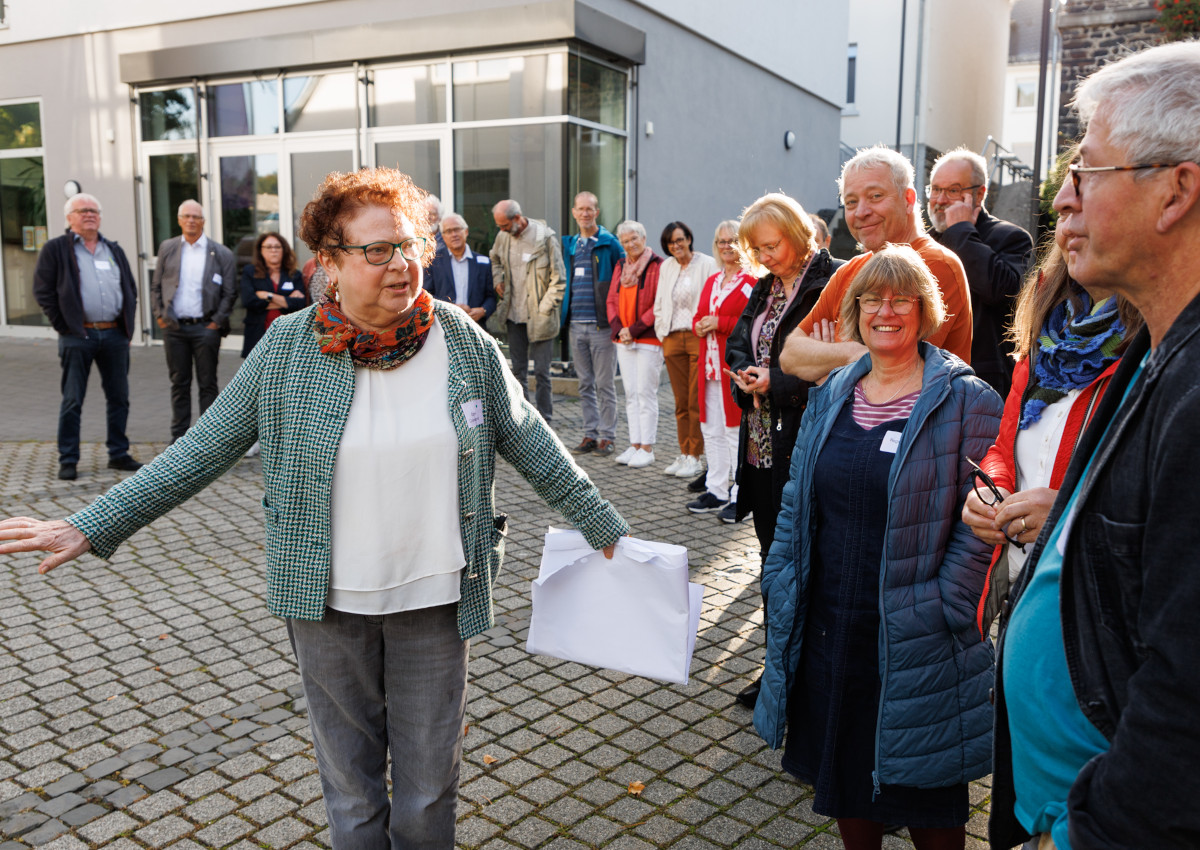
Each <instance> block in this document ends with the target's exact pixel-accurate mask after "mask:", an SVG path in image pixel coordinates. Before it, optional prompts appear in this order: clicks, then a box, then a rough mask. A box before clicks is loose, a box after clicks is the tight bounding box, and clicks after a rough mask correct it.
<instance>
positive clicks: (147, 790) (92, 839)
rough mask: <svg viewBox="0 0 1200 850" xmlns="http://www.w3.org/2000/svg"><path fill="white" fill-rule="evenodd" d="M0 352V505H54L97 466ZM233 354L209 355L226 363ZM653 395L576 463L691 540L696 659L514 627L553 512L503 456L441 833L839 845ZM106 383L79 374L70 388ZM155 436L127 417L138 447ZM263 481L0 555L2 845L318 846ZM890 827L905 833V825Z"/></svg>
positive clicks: (66, 507)
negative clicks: (106, 549)
mask: <svg viewBox="0 0 1200 850" xmlns="http://www.w3.org/2000/svg"><path fill="white" fill-rule="evenodd" d="M16 346H21V356H20V357H16V356H15V347H16ZM31 350H33V351H34V353H33V354H30V351H31ZM160 358H161V352H160V351H158V350H157V349H135V351H134V373H135V374H136V375H138V376H139V380H138V381H136V382H135V389H134V401H133V408H134V409H133V417H134V419H137V418H138V417H139V416H141V415H142V411H144V410H147V409H148V408H150V407H151V406H153V405H159V406H161V407H162V408H164V409H165V408H166V407H167V406H168V405H167V403H166V397H167V396H166V392H167V389H166V376H165V372H166V370H165V368H163V367H162V363H161V359H160ZM0 364H3V366H2V367H0V388H3V387H4V386H5V385H8V386H13V387H18V388H25V389H27V390H28V394H26V395H25V396H23V397H25V398H26V399H28V400H29V401H28V402H27V403H26V404H22V405H19V406H18V405H14V404H13V403H12V401H11V400H12V399H13V398H16V397H21V396H14V395H12V394H11V393H10V394H7V395H6V398H7V399H9V402H8V403H6V405H5V412H4V413H3V414H2V417H3V419H4V422H3V425H2V427H3V433H2V434H0V439H3V440H4V442H0V515H2V516H12V515H19V514H26V515H30V516H38V517H46V518H56V517H61V516H65V515H66V514H68V513H70V512H72V511H74V510H76V509H78V508H79V507H81V506H82V505H84V504H85V503H86V502H88V501H89V500H91V499H92V498H94V497H95V496H97V495H99V494H100V493H101V492H103V491H104V490H105V488H107V487H108V486H110V485H112V484H113V483H114V482H116V481H117V480H118V477H119V475H120V474H119V473H116V472H112V471H110V470H108V469H106V468H105V461H106V457H105V453H104V449H103V445H102V444H101V443H96V442H92V443H87V444H85V446H84V451H83V457H82V461H81V463H80V478H79V480H78V481H75V482H61V481H58V480H57V479H56V478H55V477H54V476H55V472H56V469H57V457H56V452H55V449H54V446H53V444H52V442H50V441H47V440H46V439H45V436H44V435H46V434H52V433H53V427H54V421H55V420H54V416H55V407H56V405H57V391H56V389H57V363H56V362H55V350H54V348H53V346H51V345H46V344H42V345H41V347H40V356H39V354H38V346H32V347H30V346H28V345H26V344H24V343H14V342H11V341H3V342H0ZM236 365H237V362H236V359H233V358H230V359H229V360H225V359H223V361H222V370H223V374H224V375H225V376H226V377H228V375H229V374H232V371H233V369H234V368H236ZM16 372H19V373H21V374H19V375H17V374H14V373H16ZM39 375H44V376H45V381H41V378H40V377H39ZM156 376H157V377H156ZM39 382H40V383H45V382H51V383H52V384H53V386H52V387H51V390H50V391H48V392H47V391H45V389H44V387H42V388H41V389H40V390H39V389H38V387H36V386H34V384H35V383H39ZM40 383H39V386H40ZM93 389H94V390H98V387H94V388H93ZM38 392H41V396H38ZM661 398H662V400H663V408H662V409H663V415H662V418H661V421H660V445H661V446H662V451H661V452H660V456H659V459H658V462H657V463H656V464H655V465H654V466H653V467H650V468H649V469H644V470H630V469H627V468H626V467H622V466H618V465H616V464H614V463H613V462H612V461H611V460H610V459H607V458H597V457H592V456H585V457H583V458H582V460H581V465H582V466H583V467H584V468H585V469H586V470H587V471H588V472H589V474H591V475H592V476H593V478H594V479H595V480H596V482H597V483H598V485H599V486H600V488H601V490H602V492H603V493H604V494H605V495H606V496H607V497H608V498H610V499H612V500H613V502H614V503H615V504H616V505H617V507H618V508H619V509H620V510H621V511H622V512H623V513H624V515H625V516H626V517H627V518H629V520H630V522H631V523H632V525H633V530H634V534H635V535H637V536H639V537H644V538H649V539H655V540H662V541H666V542H671V543H678V544H682V545H685V546H687V547H688V549H689V559H690V565H691V570H692V577H693V580H694V581H697V582H699V583H701V584H702V585H703V586H704V593H705V596H704V612H703V615H702V619H701V623H700V635H699V638H698V641H697V644H696V653H695V658H694V661H693V663H692V678H691V681H690V683H689V684H688V685H686V686H681V685H665V684H662V683H659V682H656V681H651V680H647V679H642V678H637V677H633V676H627V675H624V674H620V673H614V672H612V671H608V670H598V669H593V668H588V667H584V666H581V665H579V664H574V663H567V662H563V661H559V660H556V659H553V658H547V657H543V656H530V655H528V654H527V653H526V652H525V649H524V643H525V638H526V633H527V630H528V624H529V615H530V605H529V584H530V582H531V580H532V579H533V578H534V577H535V576H536V574H537V565H538V561H539V558H540V548H541V540H542V535H543V534H544V533H545V530H546V527H547V526H548V525H550V524H558V525H562V524H563V523H564V520H563V519H562V518H561V517H559V516H558V515H557V514H555V513H554V512H552V511H551V510H550V509H548V508H547V507H546V506H545V505H543V504H542V503H541V502H540V501H539V500H538V499H537V498H536V497H535V496H534V494H533V492H532V490H531V488H530V487H528V485H526V484H525V483H524V481H522V480H521V479H520V478H519V476H517V475H516V473H515V472H514V471H513V470H512V468H511V467H509V466H507V465H506V464H504V463H503V462H501V463H500V464H498V474H497V479H496V481H497V484H496V487H497V502H498V507H499V509H500V510H501V511H504V512H506V513H508V514H509V516H510V518H511V519H510V529H511V531H510V535H509V540H508V544H507V559H506V564H505V569H504V572H503V573H502V575H501V577H500V582H499V584H498V586H497V588H496V594H495V596H496V613H497V622H496V626H495V628H493V629H492V630H491V631H489V632H488V633H487V634H486V635H483V636H482V637H480V638H477V639H476V640H475V641H473V643H472V646H471V665H470V672H471V687H470V703H469V705H468V707H467V722H468V724H469V729H468V733H467V736H466V743H465V752H464V758H463V769H462V789H461V797H460V803H459V822H458V846H459V847H462V848H486V850H518V848H534V847H552V848H555V850H566V848H582V847H607V848H620V850H637V849H638V848H652V847H671V848H674V850H701V848H705V850H707V848H718V847H739V848H768V847H795V846H801V845H802V846H805V847H810V848H834V847H840V846H841V842H840V840H839V839H838V838H837V830H836V825H835V824H833V823H831V822H830V821H828V820H827V819H826V818H823V817H821V816H820V815H816V814H814V813H813V811H812V806H811V798H812V791H811V789H810V788H808V787H807V786H804V785H801V784H799V783H797V782H795V781H793V780H792V779H791V778H790V777H788V776H787V775H786V774H784V773H782V771H781V770H780V766H779V755H778V753H775V752H771V751H769V750H767V749H766V748H765V747H764V746H763V744H762V742H761V740H760V739H759V738H758V736H757V735H755V734H754V732H753V729H752V727H751V724H750V713H749V712H748V711H746V710H744V709H742V708H739V707H736V706H735V705H734V704H733V695H734V694H735V693H737V691H738V690H740V689H741V688H742V687H743V686H745V684H746V683H747V682H748V681H749V679H750V678H751V677H753V676H754V675H755V674H756V673H757V671H758V668H759V665H760V663H761V659H762V629H761V626H762V615H761V612H760V611H759V597H758V589H757V583H756V576H757V566H758V559H757V555H756V552H755V550H756V548H757V545H756V542H755V539H754V533H753V529H752V527H751V524H750V523H745V524H742V525H736V526H733V525H723V524H721V523H720V522H719V521H718V520H717V519H716V517H715V516H714V515H702V516H693V515H691V514H689V513H688V512H687V511H686V510H684V507H683V506H684V504H685V502H686V501H688V499H689V498H690V496H689V494H688V493H687V492H686V489H685V486H684V485H685V482H684V481H681V480H679V479H674V478H667V477H665V476H663V475H662V474H661V472H660V470H661V469H662V468H663V467H664V466H665V464H666V463H667V462H668V461H669V460H670V458H671V455H669V454H668V449H669V448H670V447H672V446H673V444H674V441H673V436H674V435H673V430H674V428H673V423H672V421H671V416H670V413H669V411H670V410H671V402H670V395H669V391H667V390H666V389H665V388H664V390H663V393H662V396H661ZM102 408H103V404H102V396H101V394H100V393H99V392H94V394H93V396H92V400H91V401H90V402H89V403H88V405H87V408H85V409H88V410H89V412H97V410H100V411H102ZM154 415H156V416H159V417H161V418H162V421H163V422H164V423H165V421H166V419H165V415H164V414H163V413H162V412H157V413H155V414H154ZM579 415H580V414H579V404H578V401H577V400H575V399H569V398H565V397H556V400H555V425H556V427H557V429H558V430H559V433H560V434H561V436H562V438H563V441H564V442H565V443H567V444H568V445H573V444H574V443H576V442H578V440H579V439H580V437H581V434H580V430H579ZM620 418H622V419H623V412H622V416H621V417H620ZM622 427H623V426H622ZM144 430H145V428H144V427H143V431H144ZM131 433H134V428H132V427H131ZM39 435H42V436H41V438H40V439H39V438H38V436H39ZM88 438H89V437H88V434H87V432H86V431H85V439H88ZM98 438H100V436H99V435H96V436H93V437H90V439H98ZM162 447H163V445H162V444H161V443H157V444H155V443H145V442H139V443H138V444H137V445H136V446H135V453H137V454H138V456H139V457H141V458H142V459H149V458H150V457H152V456H153V454H154V453H155V452H156V451H159V450H161V449H162ZM261 492H262V486H261V483H260V464H259V462H258V460H246V461H242V462H241V463H239V464H238V466H237V467H235V468H234V469H233V470H232V471H230V472H229V473H228V474H226V475H225V476H224V477H222V478H221V479H220V480H219V481H218V482H216V483H215V484H214V485H213V486H211V487H210V488H208V489H207V490H206V491H204V492H203V493H201V494H200V495H199V496H197V497H196V498H195V499H193V500H192V501H191V502H189V503H188V504H186V505H184V506H183V507H181V508H178V509H177V510H175V511H174V512H172V513H170V514H168V515H167V516H166V517H164V518H162V519H161V520H159V521H158V522H156V523H154V524H153V525H152V526H150V527H148V528H146V529H144V530H143V531H141V532H139V533H138V534H137V535H135V536H134V537H133V538H132V539H131V540H130V541H129V543H127V544H126V545H125V546H123V547H122V548H121V549H120V550H119V552H118V554H117V555H116V556H115V557H114V559H113V560H112V562H111V563H107V564H106V563H104V562H102V561H100V560H98V559H96V558H92V557H90V556H88V557H85V558H84V559H83V561H82V562H80V563H77V564H70V565H67V566H65V567H62V568H60V569H58V570H57V571H55V572H54V573H52V574H51V575H49V576H46V577H39V576H38V575H37V573H36V564H37V560H38V559H36V558H34V557H32V556H30V557H9V558H3V559H0V583H2V588H3V599H4V602H3V605H0V629H2V630H0V641H2V644H3V652H2V653H0V732H2V733H3V737H2V738H0V850H15V848H18V847H28V846H37V847H46V848H53V850H80V848H97V847H110V848H119V849H120V850H127V848H159V847H170V848H175V850H193V848H224V847H232V848H237V850H250V848H321V847H326V846H328V843H329V839H328V833H327V830H326V826H325V812H324V806H323V803H322V800H321V791H320V785H319V782H318V778H317V772H316V763H315V761H314V760H313V755H312V747H311V742H310V738H309V732H308V726H307V722H306V717H305V706H304V700H303V699H302V698H301V695H300V686H299V680H298V676H297V673H296V668H295V664H294V661H293V659H292V655H291V650H290V647H289V646H288V642H287V635H286V632H285V629H284V626H283V623H282V621H280V620H278V619H276V618H274V617H272V616H270V615H269V614H268V613H267V612H266V609H265V606H264V604H263V593H264V580H263V570H262V565H263V534H262V529H261V518H260V511H261V508H260V506H259V498H260V496H261ZM635 782H636V783H642V784H643V785H644V786H645V787H644V790H641V791H640V793H638V794H634V793H632V792H631V791H630V784H631V783H635ZM988 794H989V789H988V784H987V781H986V780H985V781H983V782H979V783H975V784H974V785H973V787H972V794H971V798H972V801H973V803H974V805H975V806H976V810H975V813H974V815H973V817H972V819H971V821H970V823H969V825H968V830H969V833H970V837H969V838H968V846H969V847H985V846H986V843H985V841H983V840H982V838H983V836H984V835H985V824H986V804H987V798H988ZM885 847H891V848H902V847H911V844H910V843H909V841H908V839H907V836H906V833H904V832H900V833H899V834H896V835H890V836H888V837H887V839H886V840H885Z"/></svg>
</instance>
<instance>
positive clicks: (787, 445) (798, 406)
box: [725, 248, 844, 519]
mask: <svg viewBox="0 0 1200 850" xmlns="http://www.w3.org/2000/svg"><path fill="white" fill-rule="evenodd" d="M842 265H844V261H843V260H835V259H833V258H832V257H831V256H829V252H828V251H826V250H825V249H824V248H822V249H821V250H820V251H819V252H818V253H817V255H816V256H815V257H813V260H812V264H811V265H809V267H808V272H807V274H805V275H804V279H803V280H801V281H800V283H799V287H800V291H799V292H797V293H796V297H795V298H793V299H792V303H791V304H790V305H788V308H787V310H786V311H784V314H783V318H782V319H781V320H780V322H779V327H778V329H777V330H776V331H775V337H774V339H772V340H771V364H770V370H771V398H770V414H771V483H772V484H773V485H774V488H775V494H774V495H775V501H774V504H776V505H778V504H779V500H780V499H781V498H782V496H783V485H784V484H786V483H787V478H788V468H789V465H790V463H791V457H792V446H794V445H795V444H796V433H797V432H798V431H799V430H800V417H801V416H802V415H803V414H804V407H805V405H807V404H808V388H809V387H811V386H812V384H811V383H810V382H808V381H804V380H801V379H800V378H797V377H796V376H794V375H789V374H788V373H787V372H785V371H783V370H782V369H780V368H779V352H780V351H781V350H782V349H783V343H784V342H785V341H786V340H787V337H788V334H790V333H791V332H792V331H794V330H795V329H796V326H797V325H799V324H800V322H801V320H802V319H803V318H804V317H805V316H807V315H808V314H809V313H810V312H811V311H812V308H813V305H815V304H816V303H817V298H818V297H819V296H820V295H821V290H822V289H824V288H825V284H827V283H829V278H830V277H832V276H833V273H834V272H835V271H837V270H838V268H839V267H841V266H842ZM774 282H775V276H774V275H771V274H769V275H766V276H765V277H762V278H759V281H758V283H757V284H755V286H754V291H753V292H751V293H750V300H749V301H747V302H746V309H745V310H743V311H742V315H741V318H739V319H738V321H737V324H736V325H734V326H733V332H732V333H730V334H729V341H728V342H727V343H726V344H725V365H727V366H728V367H729V368H730V370H732V371H734V372H737V371H738V370H740V369H745V368H747V367H748V366H753V365H754V362H755V360H754V352H753V350H752V349H751V347H750V331H751V329H752V328H753V327H754V320H755V319H756V318H757V317H758V314H759V313H761V312H762V311H763V310H765V309H766V305H767V296H768V295H769V294H770V292H771V286H772V285H773V284H774ZM733 398H734V401H736V402H737V403H738V407H740V408H741V409H742V410H743V411H747V410H753V409H754V399H753V398H752V397H751V396H749V395H747V394H746V393H744V392H742V391H741V390H739V389H738V388H737V385H736V384H734V385H733ZM746 431H747V426H746V417H745V416H744V415H743V416H742V425H741V435H740V439H739V440H738V470H741V468H742V464H743V463H745V462H746V446H747V445H748V441H749V438H748V436H747V433H746ZM747 513H749V509H748V508H746V507H743V506H742V504H741V503H740V500H739V504H738V508H737V517H738V519H741V518H742V517H744V516H746V514H747Z"/></svg>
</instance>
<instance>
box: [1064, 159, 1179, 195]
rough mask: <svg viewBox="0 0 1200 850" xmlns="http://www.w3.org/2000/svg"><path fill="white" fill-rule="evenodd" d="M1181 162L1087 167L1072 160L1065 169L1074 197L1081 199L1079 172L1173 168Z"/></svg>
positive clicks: (1094, 172) (1097, 172)
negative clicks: (1073, 190) (1069, 178)
mask: <svg viewBox="0 0 1200 850" xmlns="http://www.w3.org/2000/svg"><path fill="white" fill-rule="evenodd" d="M1182 164H1183V163H1180V162H1147V163H1144V164H1142V165H1097V166H1094V167H1088V166H1083V165H1080V164H1079V163H1076V162H1073V163H1071V164H1070V165H1068V166H1067V171H1069V172H1070V173H1071V186H1072V187H1073V188H1074V189H1075V197H1076V198H1078V199H1079V200H1081V201H1082V200H1083V188H1082V186H1081V185H1080V183H1079V175H1081V174H1099V173H1101V172H1104V171H1110V172H1111V171H1142V170H1144V169H1147V168H1174V167H1175V166H1177V165H1182Z"/></svg>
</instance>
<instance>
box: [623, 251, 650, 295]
mask: <svg viewBox="0 0 1200 850" xmlns="http://www.w3.org/2000/svg"><path fill="white" fill-rule="evenodd" d="M653 256H654V252H653V251H651V250H650V249H649V248H643V249H642V253H640V254H638V258H637V259H636V260H634V261H633V262H632V263H631V262H629V259H628V258H626V259H625V260H623V261H622V262H621V286H634V285H635V284H636V283H637V282H638V281H639V280H641V277H642V272H644V271H645V270H646V266H648V265H650V260H651V258H652V257H653Z"/></svg>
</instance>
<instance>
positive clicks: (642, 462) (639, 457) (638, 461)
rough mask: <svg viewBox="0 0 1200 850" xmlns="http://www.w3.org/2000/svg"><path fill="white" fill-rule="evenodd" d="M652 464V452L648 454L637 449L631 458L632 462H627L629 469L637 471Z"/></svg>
mask: <svg viewBox="0 0 1200 850" xmlns="http://www.w3.org/2000/svg"><path fill="white" fill-rule="evenodd" d="M652 463H654V452H648V451H646V450H645V449H638V450H637V453H636V454H635V455H634V456H633V460H631V461H629V468H630V469H637V468H640V467H643V466H649V465H650V464H652Z"/></svg>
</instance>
